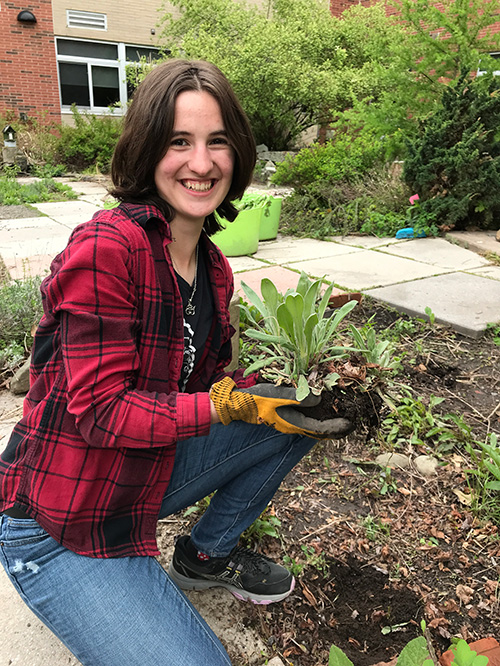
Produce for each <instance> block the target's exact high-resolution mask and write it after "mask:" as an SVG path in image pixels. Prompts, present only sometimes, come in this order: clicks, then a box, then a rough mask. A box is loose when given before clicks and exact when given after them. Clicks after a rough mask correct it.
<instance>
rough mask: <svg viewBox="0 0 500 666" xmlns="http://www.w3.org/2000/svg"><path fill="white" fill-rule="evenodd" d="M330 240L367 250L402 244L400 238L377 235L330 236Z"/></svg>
mask: <svg viewBox="0 0 500 666" xmlns="http://www.w3.org/2000/svg"><path fill="white" fill-rule="evenodd" d="M329 240H330V241H332V242H334V243H340V244H341V245H350V246H352V247H360V248H363V249H365V250H373V248H376V247H384V246H386V245H391V244H395V245H397V244H401V242H402V241H401V240H399V238H378V237H377V236H355V235H354V234H353V235H350V236H330V238H329Z"/></svg>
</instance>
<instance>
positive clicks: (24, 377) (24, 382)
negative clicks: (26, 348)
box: [10, 359, 30, 395]
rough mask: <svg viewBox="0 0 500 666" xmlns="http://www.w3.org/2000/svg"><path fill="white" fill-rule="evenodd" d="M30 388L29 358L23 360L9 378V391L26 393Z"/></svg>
mask: <svg viewBox="0 0 500 666" xmlns="http://www.w3.org/2000/svg"><path fill="white" fill-rule="evenodd" d="M29 388H30V359H28V360H27V361H25V362H24V365H22V366H21V367H20V368H19V370H18V371H17V372H16V373H15V374H14V376H13V377H12V379H11V380H10V391H11V393H14V394H16V395H17V394H19V393H28V391H29Z"/></svg>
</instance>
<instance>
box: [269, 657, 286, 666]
mask: <svg viewBox="0 0 500 666" xmlns="http://www.w3.org/2000/svg"><path fill="white" fill-rule="evenodd" d="M267 666H283V662H282V661H281V659H280V658H279V657H273V658H272V659H271V660H270V661H268V662H267Z"/></svg>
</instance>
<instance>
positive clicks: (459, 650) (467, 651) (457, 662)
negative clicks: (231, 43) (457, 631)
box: [451, 639, 489, 666]
mask: <svg viewBox="0 0 500 666" xmlns="http://www.w3.org/2000/svg"><path fill="white" fill-rule="evenodd" d="M452 651H453V652H454V654H455V656H454V657H453V661H452V662H451V663H452V664H453V666H487V664H488V661H489V660H488V657H486V656H485V655H478V654H477V652H475V651H474V650H472V649H471V647H470V645H469V644H468V643H467V641H464V640H463V639H460V640H459V641H458V643H457V644H456V646H455V647H453V648H452Z"/></svg>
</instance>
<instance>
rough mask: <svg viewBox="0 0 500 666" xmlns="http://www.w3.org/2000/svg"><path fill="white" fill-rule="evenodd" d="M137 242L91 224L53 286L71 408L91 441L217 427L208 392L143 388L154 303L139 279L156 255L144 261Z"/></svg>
mask: <svg viewBox="0 0 500 666" xmlns="http://www.w3.org/2000/svg"><path fill="white" fill-rule="evenodd" d="M130 243H131V242H130V241H129V239H125V238H124V236H123V234H122V233H121V232H119V231H117V230H116V228H114V227H113V226H112V225H106V224H100V225H97V224H93V223H88V224H87V225H84V228H83V229H81V230H79V232H78V233H77V234H74V236H73V239H72V242H70V244H69V245H68V247H67V248H66V250H65V255H64V257H63V263H62V266H61V268H60V270H59V271H58V272H57V274H56V276H55V277H54V279H52V280H51V282H50V285H49V287H48V290H47V294H46V299H47V306H48V307H49V309H50V310H51V312H52V314H53V316H55V317H58V318H59V320H60V330H61V347H62V354H63V360H64V367H65V372H66V376H67V382H68V411H69V412H70V413H71V414H72V415H73V416H74V418H75V422H76V426H77V428H78V430H79V431H80V433H81V435H82V437H83V438H84V439H85V441H86V442H87V443H88V444H89V445H90V446H98V447H132V448H148V447H160V446H166V445H173V444H175V442H177V441H178V440H183V439H187V438H189V437H193V436H199V435H205V434H207V433H208V432H209V430H210V398H209V396H208V393H193V394H186V393H176V392H173V393H170V394H166V393H155V392H149V391H145V390H138V389H137V388H136V376H137V374H138V373H139V371H140V372H141V373H144V372H145V371H147V369H146V370H145V368H144V367H141V363H143V359H142V357H141V354H140V353H139V349H138V345H139V342H138V340H139V338H140V337H141V333H142V331H141V330H140V321H141V315H140V312H139V310H140V309H141V308H146V307H147V303H142V304H139V303H138V302H137V300H138V293H141V289H139V288H138V285H137V284H136V282H134V280H142V281H143V284H146V285H147V284H148V276H147V275H145V273H147V270H148V269H147V263H148V262H142V264H141V269H140V270H139V269H138V268H137V266H138V264H139V262H138V259H137V253H138V252H139V250H138V249H137V248H133V247H131V244H130ZM153 270H154V269H153ZM141 273H142V275H141ZM132 275H133V276H134V278H132ZM149 279H152V278H151V276H149ZM156 342H157V341H156ZM141 344H142V345H143V346H144V344H145V343H144V341H141ZM147 344H149V345H150V346H152V345H154V344H155V340H154V339H151V340H149V341H148V343H147Z"/></svg>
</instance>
